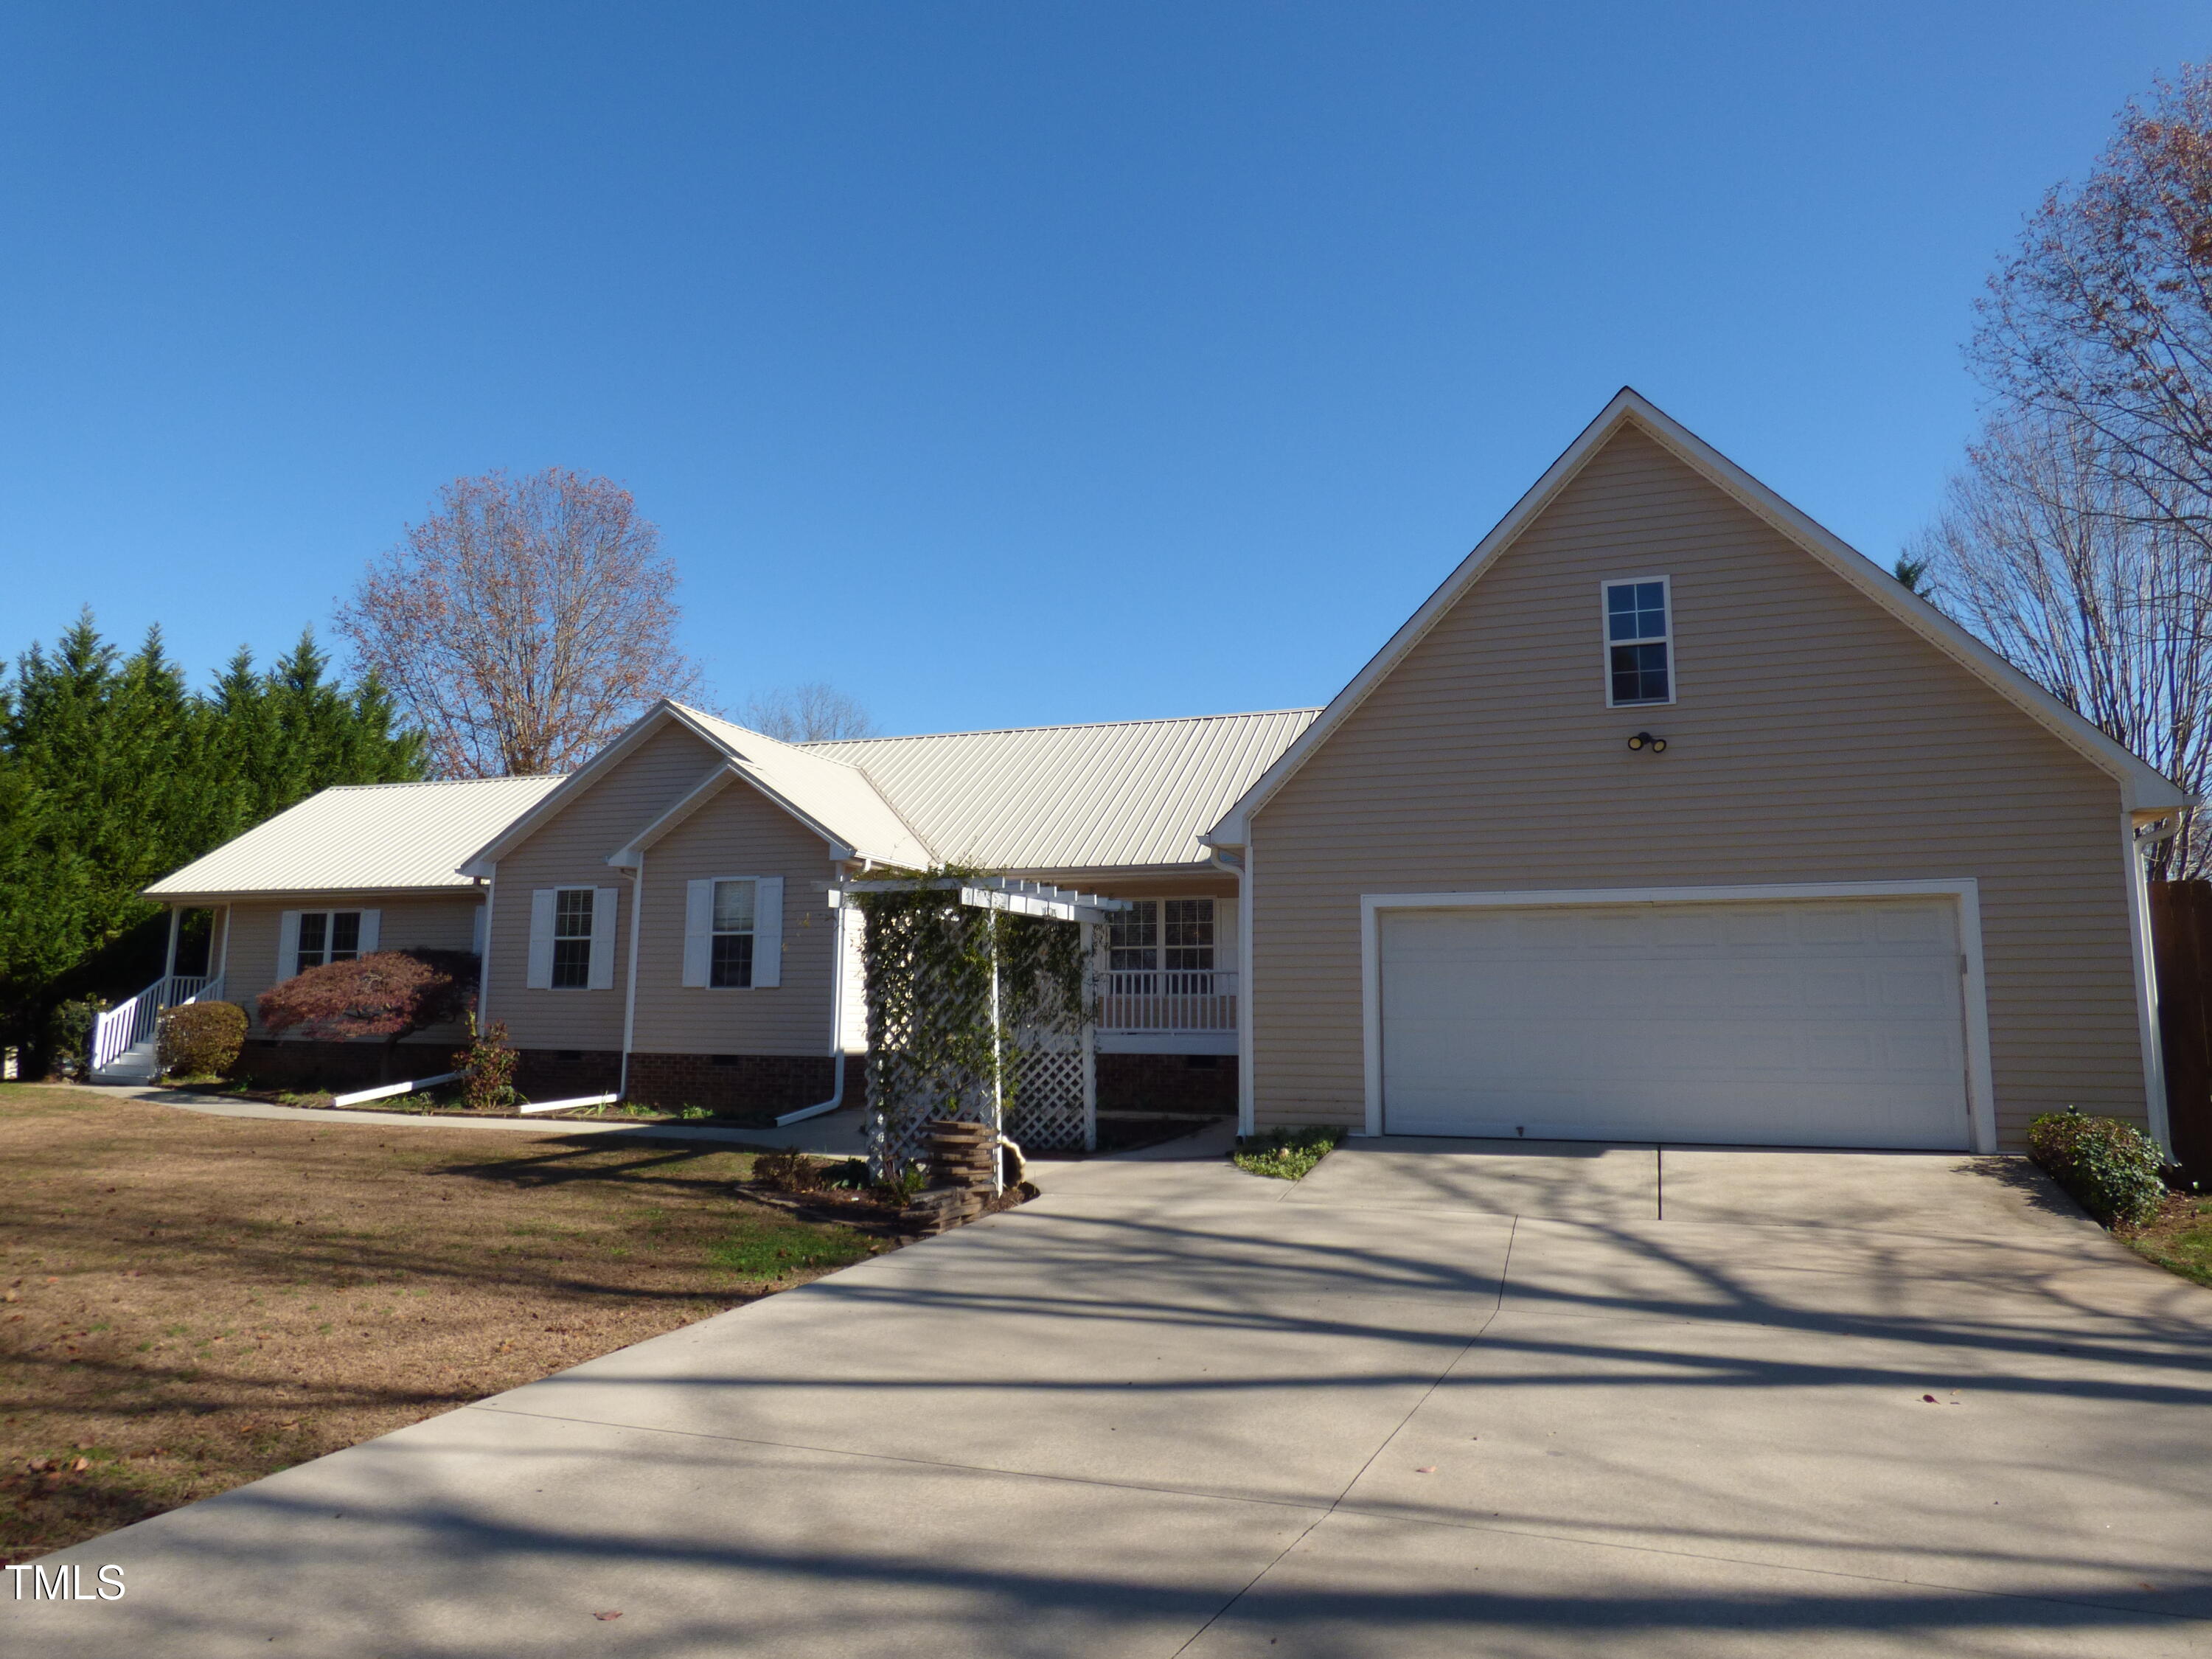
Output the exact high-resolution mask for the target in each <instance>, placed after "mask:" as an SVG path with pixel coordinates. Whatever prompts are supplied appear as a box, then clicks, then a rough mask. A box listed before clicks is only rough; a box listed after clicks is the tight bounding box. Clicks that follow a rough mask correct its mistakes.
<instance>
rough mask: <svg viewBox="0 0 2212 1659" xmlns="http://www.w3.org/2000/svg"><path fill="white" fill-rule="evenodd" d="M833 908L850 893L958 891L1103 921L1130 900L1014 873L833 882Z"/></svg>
mask: <svg viewBox="0 0 2212 1659" xmlns="http://www.w3.org/2000/svg"><path fill="white" fill-rule="evenodd" d="M828 890H829V903H830V905H831V907H832V908H836V906H838V905H840V904H842V902H843V899H844V896H845V895H846V894H848V893H913V892H941V893H951V892H957V893H958V894H959V896H960V902H961V903H963V904H968V905H973V906H974V907H975V908H977V909H979V910H1005V911H1007V912H1009V913H1010V914H1012V915H1018V916H1043V917H1045V918H1047V919H1048V920H1049V921H1093V922H1096V921H1106V920H1108V919H1109V917H1110V916H1111V915H1112V914H1113V913H1114V912H1115V911H1116V910H1127V908H1129V901H1128V900H1127V899H1117V898H1107V897H1105V896H1103V895H1101V894H1097V893H1079V892H1076V891H1074V890H1072V889H1069V888H1066V887H1053V886H1049V885H1048V884H1045V883H1043V882H1041V881H1022V880H1019V879H1018V878H1014V877H1012V876H939V877H936V878H927V879H924V880H921V881H833V882H830V883H829V884H828Z"/></svg>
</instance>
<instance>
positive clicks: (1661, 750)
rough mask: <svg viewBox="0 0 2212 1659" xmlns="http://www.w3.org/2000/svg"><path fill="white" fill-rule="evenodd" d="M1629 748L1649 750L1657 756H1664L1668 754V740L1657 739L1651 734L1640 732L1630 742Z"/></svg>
mask: <svg viewBox="0 0 2212 1659" xmlns="http://www.w3.org/2000/svg"><path fill="white" fill-rule="evenodd" d="M1628 746H1629V747H1630V748H1631V749H1649V750H1650V751H1651V752H1652V753H1653V754H1655V755H1663V754H1665V753H1666V752H1667V739H1666V738H1655V737H1653V736H1652V735H1651V734H1650V732H1638V733H1637V734H1636V735H1635V736H1634V737H1632V738H1630V739H1629V740H1628Z"/></svg>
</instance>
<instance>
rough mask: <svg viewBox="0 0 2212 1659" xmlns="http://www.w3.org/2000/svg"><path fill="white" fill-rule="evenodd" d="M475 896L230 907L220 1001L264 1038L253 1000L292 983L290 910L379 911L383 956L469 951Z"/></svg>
mask: <svg viewBox="0 0 2212 1659" xmlns="http://www.w3.org/2000/svg"><path fill="white" fill-rule="evenodd" d="M482 904H483V896H482V895H481V894H477V893H456V894H453V895H451V896H443V895H441V896H436V897H424V896H422V895H420V894H415V895H408V896H394V897H390V898H384V897H379V896H376V895H374V894H370V895H368V896H364V897H361V898H348V899H295V900H289V901H276V900H260V899H255V900H252V901H250V902H240V903H235V904H233V905H232V906H231V907H230V939H229V942H228V945H226V946H225V947H224V948H225V955H224V960H223V972H222V999H223V1000H224V1001H225V1002H236V1003H240V1004H243V1005H244V1006H245V1007H246V1018H248V1019H249V1020H251V1021H252V1024H253V1032H254V1035H255V1036H266V1035H267V1033H266V1032H265V1031H264V1030H262V1027H261V1022H260V1016H259V1014H258V1012H256V1011H255V1008H254V999H255V998H257V997H258V996H259V995H260V994H262V993H263V992H264V991H265V990H267V989H268V988H269V987H270V986H272V985H274V984H276V982H277V981H279V980H283V979H289V978H290V977H291V974H290V972H289V967H288V966H285V965H282V964H279V963H278V962H277V960H276V937H277V933H278V931H279V929H280V928H281V927H282V926H283V915H284V912H285V911H287V910H375V911H379V912H380V913H381V919H380V921H379V922H378V924H377V940H376V945H377V949H379V950H380V951H408V950H424V951H466V950H469V949H470V948H471V947H472V945H474V943H475V934H474V929H475V927H476V913H477V908H479V907H480V906H481V905H482ZM462 1035H463V1032H462V1028H461V1027H460V1026H459V1025H458V1024H455V1025H443V1026H432V1027H430V1028H429V1029H428V1030H425V1031H420V1032H417V1033H416V1035H415V1036H412V1037H410V1038H409V1039H408V1041H409V1042H438V1043H450V1042H454V1041H456V1040H457V1039H458V1038H459V1037H460V1036H462Z"/></svg>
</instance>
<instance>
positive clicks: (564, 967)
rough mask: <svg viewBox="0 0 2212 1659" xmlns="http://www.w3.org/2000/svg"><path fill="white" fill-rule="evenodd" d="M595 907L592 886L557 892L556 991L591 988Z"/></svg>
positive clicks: (562, 889)
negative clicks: (593, 908) (593, 911)
mask: <svg viewBox="0 0 2212 1659" xmlns="http://www.w3.org/2000/svg"><path fill="white" fill-rule="evenodd" d="M591 983H592V890H591V889H590V888H588V887H556V888H555V889H554V890H553V988H554V989H555V990H556V991H582V990H588V989H589V988H590V987H591Z"/></svg>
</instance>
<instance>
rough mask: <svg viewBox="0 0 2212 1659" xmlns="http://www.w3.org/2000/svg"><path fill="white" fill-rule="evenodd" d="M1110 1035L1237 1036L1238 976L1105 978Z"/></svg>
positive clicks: (1123, 972) (1205, 972)
mask: <svg viewBox="0 0 2212 1659" xmlns="http://www.w3.org/2000/svg"><path fill="white" fill-rule="evenodd" d="M1102 977H1103V980H1104V981H1105V983H1104V984H1103V986H1102V987H1100V988H1101V989H1102V990H1103V993H1104V994H1103V998H1102V999H1101V1005H1102V1006H1100V1009H1099V1014H1098V1024H1099V1028H1100V1029H1101V1030H1108V1031H1233V1030H1236V1029H1237V975H1235V974H1234V973H1233V972H1231V971H1229V970H1227V969H1210V968H1208V969H1184V968H1146V969H1118V970H1112V971H1109V972H1108V973H1106V974H1104V975H1102Z"/></svg>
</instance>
